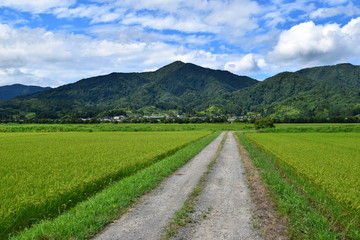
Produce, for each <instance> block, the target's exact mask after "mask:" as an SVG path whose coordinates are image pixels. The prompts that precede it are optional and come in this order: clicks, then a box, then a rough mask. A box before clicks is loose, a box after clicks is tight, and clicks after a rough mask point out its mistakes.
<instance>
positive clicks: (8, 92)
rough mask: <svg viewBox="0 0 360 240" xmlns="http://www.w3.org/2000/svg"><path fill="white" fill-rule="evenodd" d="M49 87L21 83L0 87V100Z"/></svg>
mask: <svg viewBox="0 0 360 240" xmlns="http://www.w3.org/2000/svg"><path fill="white" fill-rule="evenodd" d="M49 89H51V88H50V87H45V88H44V87H38V86H26V85H22V84H13V85H6V86H2V87H0V100H9V99H12V98H14V97H17V96H21V95H26V94H32V93H36V92H40V91H44V90H49Z"/></svg>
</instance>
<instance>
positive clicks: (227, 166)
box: [171, 134, 261, 240]
mask: <svg viewBox="0 0 360 240" xmlns="http://www.w3.org/2000/svg"><path fill="white" fill-rule="evenodd" d="M245 183H246V179H245V170H244V168H243V166H242V162H241V160H240V155H239V151H238V146H237V143H236V141H235V139H234V136H233V134H229V135H228V137H227V139H226V142H225V144H224V147H223V149H222V151H221V152H220V155H219V157H218V158H217V160H216V163H215V165H214V168H213V170H212V171H211V173H210V174H209V176H208V179H207V182H206V185H205V188H204V190H203V191H202V193H201V194H200V196H199V197H198V200H197V205H196V211H195V212H194V213H193V216H194V220H195V221H196V223H195V224H191V225H187V226H186V227H184V228H182V229H180V231H179V232H178V234H177V235H176V236H174V237H173V238H171V239H177V240H180V239H184V240H185V239H186V240H190V239H217V240H221V239H233V240H242V239H244V240H245V239H246V240H250V239H251V240H257V239H261V238H260V237H258V236H257V232H256V231H255V230H254V228H253V218H252V209H253V206H252V202H251V198H250V195H249V190H248V188H247V185H246V184H245Z"/></svg>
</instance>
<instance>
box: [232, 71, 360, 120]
mask: <svg viewBox="0 0 360 240" xmlns="http://www.w3.org/2000/svg"><path fill="white" fill-rule="evenodd" d="M359 86H360V66H354V65H351V64H338V65H335V66H324V67H314V68H307V69H303V70H300V71H297V72H283V73H279V74H277V75H275V76H273V77H270V78H268V79H266V80H264V81H262V82H260V83H258V84H257V85H254V86H253V87H250V88H246V89H241V90H239V91H236V92H235V93H233V94H232V95H231V97H230V100H229V102H231V103H237V105H236V106H234V107H233V111H235V112H242V113H243V114H244V113H247V112H258V113H261V114H262V115H267V116H272V117H277V118H282V117H289V118H294V117H331V116H354V115H357V114H360V88H359Z"/></svg>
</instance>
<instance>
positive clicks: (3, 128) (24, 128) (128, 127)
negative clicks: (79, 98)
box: [0, 123, 254, 132]
mask: <svg viewBox="0 0 360 240" xmlns="http://www.w3.org/2000/svg"><path fill="white" fill-rule="evenodd" d="M251 129H254V125H253V124H245V123H233V124H230V123H198V124H164V123H156V124H151V123H144V124H141V123H140V124H139V123H136V124H134V123H133V124H131V123H124V124H123V123H119V124H113V123H102V124H13V123H12V124H0V132H99V131H107V132H112V131H120V132H144V131H145V132H149V131H194V130H201V131H220V130H223V131H240V130H251Z"/></svg>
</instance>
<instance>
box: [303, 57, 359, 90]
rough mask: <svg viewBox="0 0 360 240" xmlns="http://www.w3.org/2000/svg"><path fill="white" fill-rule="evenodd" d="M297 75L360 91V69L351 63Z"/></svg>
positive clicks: (305, 70) (309, 69)
mask: <svg viewBox="0 0 360 240" xmlns="http://www.w3.org/2000/svg"><path fill="white" fill-rule="evenodd" d="M297 73H299V74H300V75H302V76H303V77H306V78H309V79H311V80H314V81H324V82H327V83H335V84H342V85H346V86H349V87H354V88H357V89H360V67H359V66H354V65H352V64H349V63H343V64H337V65H335V66H324V67H314V68H306V69H302V70H300V71H297Z"/></svg>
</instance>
